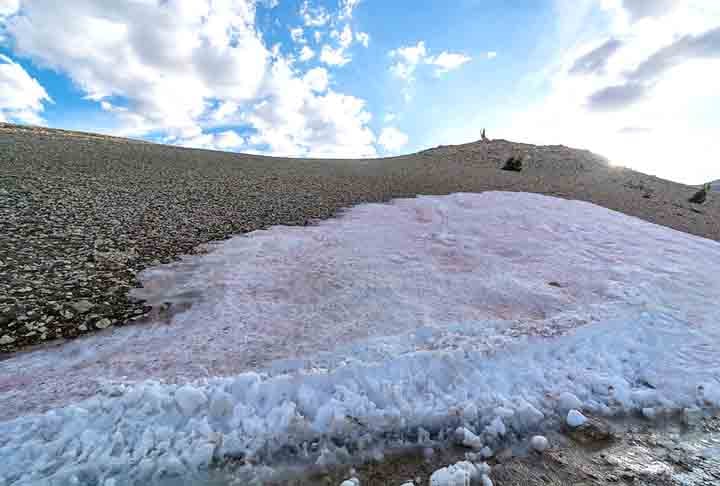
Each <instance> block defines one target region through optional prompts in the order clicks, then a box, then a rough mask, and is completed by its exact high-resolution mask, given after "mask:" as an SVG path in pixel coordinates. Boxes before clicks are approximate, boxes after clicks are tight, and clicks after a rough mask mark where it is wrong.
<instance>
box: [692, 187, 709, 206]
mask: <svg viewBox="0 0 720 486" xmlns="http://www.w3.org/2000/svg"><path fill="white" fill-rule="evenodd" d="M708 192H710V184H705V185H704V186H703V187H702V189H700V190H699V191H698V192H696V193H695V194H693V196H692V197H691V198H690V199H688V201H690V202H691V203H693V204H703V203H704V202H705V201H706V200H707V195H708Z"/></svg>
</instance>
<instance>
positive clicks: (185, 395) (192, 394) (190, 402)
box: [175, 385, 207, 416]
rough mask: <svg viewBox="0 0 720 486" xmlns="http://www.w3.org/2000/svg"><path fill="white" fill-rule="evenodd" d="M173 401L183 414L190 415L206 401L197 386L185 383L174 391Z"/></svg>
mask: <svg viewBox="0 0 720 486" xmlns="http://www.w3.org/2000/svg"><path fill="white" fill-rule="evenodd" d="M175 401H176V402H177V404H178V407H180V411H181V412H182V413H183V415H185V416H191V415H193V414H194V413H195V412H196V411H197V410H198V409H199V408H200V407H202V406H203V405H205V404H206V403H207V397H206V396H205V394H204V393H203V392H202V391H201V390H199V389H198V388H195V387H193V386H190V385H186V386H183V387H180V388H178V389H177V390H176V391H175Z"/></svg>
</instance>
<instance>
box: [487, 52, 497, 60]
mask: <svg viewBox="0 0 720 486" xmlns="http://www.w3.org/2000/svg"><path fill="white" fill-rule="evenodd" d="M486 56H487V58H488V59H495V58H496V57H497V52H495V51H488V52H487V54H486Z"/></svg>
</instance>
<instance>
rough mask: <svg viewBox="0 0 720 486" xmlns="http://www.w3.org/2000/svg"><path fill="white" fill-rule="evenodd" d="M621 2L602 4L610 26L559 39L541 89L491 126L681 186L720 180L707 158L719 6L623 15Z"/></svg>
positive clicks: (714, 106) (718, 61)
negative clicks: (577, 39) (580, 37)
mask: <svg viewBox="0 0 720 486" xmlns="http://www.w3.org/2000/svg"><path fill="white" fill-rule="evenodd" d="M629 4H630V2H620V1H619V0H618V1H616V2H614V1H611V0H609V1H608V2H606V3H605V6H606V7H607V8H608V10H607V12H608V14H609V15H611V18H610V20H611V21H612V22H610V28H609V29H608V28H606V29H604V30H600V31H599V32H598V36H597V37H596V38H594V39H590V40H589V41H583V42H581V43H579V44H577V45H573V44H572V43H570V44H569V45H568V44H567V43H566V45H565V46H564V48H563V50H562V53H561V54H560V57H559V59H558V60H557V61H555V62H553V63H552V65H551V67H550V68H548V69H547V72H546V74H545V77H544V80H545V82H546V83H548V84H549V85H550V87H551V88H550V90H549V92H548V93H547V95H546V96H545V97H544V98H542V99H540V100H539V101H538V102H537V103H535V104H534V105H532V106H531V107H530V108H528V109H526V110H523V111H521V112H518V113H514V114H512V116H511V117H509V120H508V121H507V122H506V123H505V124H504V125H503V126H501V127H497V129H496V131H498V132H501V133H500V134H499V135H500V136H502V137H504V138H516V139H521V140H525V141H528V142H532V143H545V144H548V143H562V144H565V145H572V146H578V147H583V148H588V149H590V150H594V151H596V152H598V153H601V154H603V155H605V156H607V157H608V158H610V160H611V161H613V162H614V163H617V164H621V165H627V166H630V167H632V168H634V169H636V170H640V171H642V172H647V173H651V174H655V175H658V176H660V177H666V178H670V179H674V180H678V181H682V182H686V183H691V184H697V183H700V182H703V181H707V180H711V179H713V178H718V177H720V166H717V162H716V161H713V160H712V157H707V154H712V153H720V140H718V138H717V134H716V131H717V130H716V127H717V126H718V123H720V118H718V115H717V113H720V99H718V97H717V88H716V86H718V85H720V30H714V29H717V26H718V25H720V4H717V3H715V2H706V1H702V0H688V1H687V2H680V3H676V4H673V5H669V3H668V5H666V8H673V9H674V10H673V14H672V15H671V16H668V15H665V13H667V10H664V9H654V8H653V9H651V10H649V11H648V10H638V9H639V8H641V6H642V5H641V2H635V3H633V7H634V8H635V10H634V11H632V12H627V11H625V8H626V7H627V6H628V5H629ZM643 5H645V4H643ZM646 5H647V6H652V7H658V6H660V5H659V4H653V5H650V4H649V3H648V4H646ZM569 14H571V13H569ZM608 39H611V40H610V41H609V40H608ZM628 127H641V128H642V130H637V129H635V130H633V129H631V130H628V129H627V128H628ZM680 161H682V162H680Z"/></svg>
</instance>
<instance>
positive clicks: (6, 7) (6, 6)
mask: <svg viewBox="0 0 720 486" xmlns="http://www.w3.org/2000/svg"><path fill="white" fill-rule="evenodd" d="M18 10H20V0H0V20H1V19H2V18H3V17H9V16H11V15H13V14H14V13H15V12H17V11H18Z"/></svg>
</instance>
